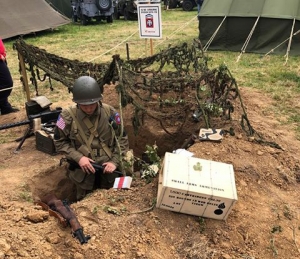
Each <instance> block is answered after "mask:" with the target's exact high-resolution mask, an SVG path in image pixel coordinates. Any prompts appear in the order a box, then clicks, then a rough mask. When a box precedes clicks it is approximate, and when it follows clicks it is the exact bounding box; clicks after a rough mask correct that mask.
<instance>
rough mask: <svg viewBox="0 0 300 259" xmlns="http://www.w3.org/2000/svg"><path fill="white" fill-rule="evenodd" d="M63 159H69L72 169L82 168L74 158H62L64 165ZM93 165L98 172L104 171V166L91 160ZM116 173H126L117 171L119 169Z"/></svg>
mask: <svg viewBox="0 0 300 259" xmlns="http://www.w3.org/2000/svg"><path fill="white" fill-rule="evenodd" d="M63 161H67V162H68V163H69V169H70V170H74V169H76V168H78V169H80V168H81V167H80V165H79V164H78V163H76V162H75V161H74V160H71V159H68V158H61V160H60V165H62V162H63ZM91 165H92V166H93V167H94V168H95V170H96V172H100V173H103V169H104V166H102V165H98V164H95V163H92V162H91ZM114 173H117V174H119V175H121V176H124V174H123V173H122V172H120V171H117V170H115V171H114Z"/></svg>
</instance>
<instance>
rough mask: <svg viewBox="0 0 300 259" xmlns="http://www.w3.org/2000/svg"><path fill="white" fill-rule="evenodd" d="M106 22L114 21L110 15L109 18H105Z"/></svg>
mask: <svg viewBox="0 0 300 259" xmlns="http://www.w3.org/2000/svg"><path fill="white" fill-rule="evenodd" d="M106 21H107V23H113V21H114V19H113V15H112V14H111V15H110V16H107V17H106Z"/></svg>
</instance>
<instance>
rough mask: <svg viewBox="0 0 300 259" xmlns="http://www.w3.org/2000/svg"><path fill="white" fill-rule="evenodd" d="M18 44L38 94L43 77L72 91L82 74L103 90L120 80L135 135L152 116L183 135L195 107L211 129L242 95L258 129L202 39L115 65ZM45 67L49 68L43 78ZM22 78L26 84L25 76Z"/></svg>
mask: <svg viewBox="0 0 300 259" xmlns="http://www.w3.org/2000/svg"><path fill="white" fill-rule="evenodd" d="M14 48H15V49H16V50H17V51H18V53H19V55H21V56H22V57H23V59H24V62H25V65H26V69H27V70H28V71H29V72H30V73H31V79H30V80H31V82H32V84H33V85H34V86H35V89H36V94H37V95H38V84H37V78H38V79H39V80H40V81H44V80H45V79H46V78H48V79H49V83H50V86H51V87H52V85H51V79H54V80H56V81H59V82H61V83H62V84H63V85H65V86H66V87H68V90H69V91H72V85H73V82H74V80H75V79H77V78H78V77H79V76H82V75H89V76H92V77H94V78H95V79H96V80H97V82H98V83H99V86H100V88H101V92H102V93H103V92H104V90H105V85H107V84H108V85H109V84H111V83H113V84H115V87H116V91H117V92H118V93H119V98H120V108H122V107H126V106H127V105H128V104H132V105H133V107H134V116H133V118H132V124H133V127H134V130H135V133H137V131H138V128H139V126H141V125H143V124H144V122H145V120H146V117H147V116H149V117H150V118H152V119H154V120H157V121H158V122H159V124H160V126H161V128H162V129H163V130H164V131H165V132H166V133H168V134H170V135H174V136H175V135H176V134H180V132H181V130H182V128H183V127H184V125H185V124H186V123H187V121H188V120H189V119H190V118H191V116H190V114H191V113H193V112H194V111H197V112H198V114H200V115H201V117H203V118H204V121H205V126H206V128H209V127H210V126H211V121H212V119H213V118H218V119H220V118H222V119H225V120H230V115H231V113H232V112H233V111H234V104H233V102H234V100H235V99H237V98H239V100H240V103H241V107H242V111H243V114H242V120H241V124H242V127H243V129H244V130H245V131H246V132H247V135H248V136H252V135H253V134H254V133H256V132H255V131H254V129H253V128H252V127H251V125H250V122H249V120H248V118H247V114H246V111H245V109H244V106H243V103H242V99H241V96H240V93H239V90H238V86H237V83H236V81H235V79H234V78H233V77H232V75H231V73H230V71H229V70H228V68H227V67H226V66H225V65H221V66H220V67H219V68H216V69H212V70H210V69H208V66H207V62H208V58H207V57H206V56H205V55H204V53H203V51H202V47H201V43H200V42H199V41H198V40H194V42H192V43H191V44H190V45H189V44H187V43H184V44H182V45H181V46H174V47H169V48H167V49H165V50H162V51H160V52H159V53H158V54H155V55H153V56H150V57H146V58H143V59H136V60H126V61H124V60H122V59H121V58H120V56H119V55H114V56H113V57H112V61H111V63H101V64H94V63H89V62H80V61H78V60H69V59H66V58H62V57H59V56H56V55H54V54H50V53H47V52H46V51H45V50H43V49H40V48H38V47H35V46H32V45H28V44H26V43H25V42H24V41H23V39H22V38H20V39H18V40H17V41H16V42H15V43H14ZM40 70H42V71H43V72H44V76H43V78H41V77H40ZM20 72H21V71H20ZM21 81H22V82H23V84H24V80H22V78H21Z"/></svg>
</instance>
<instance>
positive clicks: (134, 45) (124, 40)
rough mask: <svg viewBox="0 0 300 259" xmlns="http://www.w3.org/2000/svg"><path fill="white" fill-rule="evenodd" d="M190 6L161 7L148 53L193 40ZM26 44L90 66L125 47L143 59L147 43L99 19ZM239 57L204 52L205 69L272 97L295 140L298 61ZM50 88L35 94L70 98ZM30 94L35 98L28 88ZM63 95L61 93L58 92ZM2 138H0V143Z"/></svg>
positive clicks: (16, 93) (15, 97)
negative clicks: (224, 70) (158, 30)
mask: <svg viewBox="0 0 300 259" xmlns="http://www.w3.org/2000/svg"><path fill="white" fill-rule="evenodd" d="M196 15H197V11H196V8H195V10H194V11H191V12H184V11H182V9H181V8H177V9H172V10H168V11H166V10H163V8H162V34H163V37H162V39H155V40H153V41H152V43H153V53H154V54H155V53H158V52H159V51H160V50H161V49H165V48H167V46H168V45H173V46H174V45H177V44H181V43H183V42H191V41H192V40H193V39H196V38H198V35H199V33H198V20H197V17H196ZM24 39H25V41H26V42H27V43H28V44H32V45H35V46H37V47H39V48H42V49H45V50H46V51H47V52H49V53H53V54H56V55H58V56H61V57H64V58H68V59H71V60H72V59H78V60H80V61H88V62H91V61H92V62H95V63H103V62H110V61H111V59H112V56H113V55H115V54H120V56H121V58H122V59H126V57H127V55H126V44H128V47H129V53H130V58H131V59H136V58H141V57H146V56H149V55H150V54H151V53H150V50H151V49H150V46H151V45H150V40H149V39H148V40H146V39H141V38H140V37H139V31H138V21H124V20H123V19H120V20H116V21H114V22H113V23H112V24H108V23H106V22H104V21H102V22H93V23H91V24H89V25H87V26H81V25H80V24H79V23H78V24H72V23H71V24H68V25H64V26H61V27H59V28H57V29H54V30H52V31H45V32H39V33H36V34H35V35H27V36H24ZM14 42H15V39H10V40H5V41H4V43H5V45H6V48H7V51H8V63H9V67H10V70H11V73H12V76H13V79H14V82H15V89H14V90H13V93H12V95H11V97H10V100H11V102H12V104H13V105H15V106H17V107H19V108H23V107H24V103H25V102H26V96H25V94H24V92H23V90H22V87H21V83H20V80H19V78H20V74H19V71H18V70H19V67H18V59H17V53H16V51H15V50H13V43H14ZM239 54H240V53H235V52H225V51H215V52H211V51H208V52H207V56H208V57H209V58H210V59H211V60H210V61H209V67H210V68H215V67H218V66H219V65H220V64H223V63H225V64H226V65H227V66H228V68H229V70H230V71H231V73H232V75H233V76H234V77H235V78H236V80H237V83H238V85H239V86H242V87H248V88H254V89H258V90H260V91H262V92H265V93H267V94H268V95H269V96H270V97H271V98H273V100H274V102H273V105H274V106H273V107H272V108H270V111H271V110H272V112H274V113H275V114H278V115H280V116H282V117H284V118H287V119H286V120H283V123H289V124H295V125H296V126H295V129H296V131H297V134H298V137H300V126H299V124H300V116H299V114H300V112H299V103H300V102H299V99H300V65H299V64H300V62H299V57H292V56H290V57H289V58H288V60H287V62H286V58H285V57H284V56H283V55H281V56H277V55H270V56H266V57H265V56H264V55H259V54H248V53H245V54H243V55H242V56H241V58H240V60H239V62H237V58H238V56H239ZM53 84H54V91H51V90H50V89H49V85H47V84H45V85H44V86H43V87H42V86H40V88H39V93H40V94H42V95H46V96H47V97H48V98H50V99H51V101H53V102H56V101H59V100H66V99H70V95H69V94H68V93H67V91H65V87H64V86H61V85H60V84H59V83H55V82H54V81H53ZM31 93H32V96H34V95H35V91H34V88H33V87H32V86H31ZM62 93H63V94H62ZM1 142H2V143H3V140H0V143H1Z"/></svg>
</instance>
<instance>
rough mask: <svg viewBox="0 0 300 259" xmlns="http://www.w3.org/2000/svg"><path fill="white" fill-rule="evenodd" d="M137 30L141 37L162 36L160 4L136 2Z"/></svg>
mask: <svg viewBox="0 0 300 259" xmlns="http://www.w3.org/2000/svg"><path fill="white" fill-rule="evenodd" d="M137 9H138V18H139V31H140V37H141V38H149V39H150V38H153V39H160V38H162V28H161V6H160V4H138V5H137Z"/></svg>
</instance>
